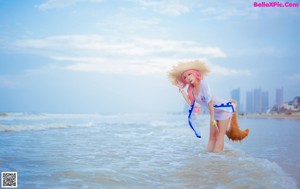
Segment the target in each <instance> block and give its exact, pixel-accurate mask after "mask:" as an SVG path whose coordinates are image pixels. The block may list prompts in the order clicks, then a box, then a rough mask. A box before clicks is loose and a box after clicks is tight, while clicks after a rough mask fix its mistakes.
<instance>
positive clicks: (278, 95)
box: [276, 87, 283, 106]
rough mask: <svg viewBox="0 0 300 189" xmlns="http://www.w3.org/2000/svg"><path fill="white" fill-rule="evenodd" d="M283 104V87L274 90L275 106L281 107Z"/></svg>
mask: <svg viewBox="0 0 300 189" xmlns="http://www.w3.org/2000/svg"><path fill="white" fill-rule="evenodd" d="M282 104H283V87H281V88H280V89H276V105H277V106H281V105H282Z"/></svg>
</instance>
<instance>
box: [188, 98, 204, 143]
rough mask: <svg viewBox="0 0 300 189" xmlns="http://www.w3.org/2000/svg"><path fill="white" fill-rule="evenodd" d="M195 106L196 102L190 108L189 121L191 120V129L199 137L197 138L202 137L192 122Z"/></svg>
mask: <svg viewBox="0 0 300 189" xmlns="http://www.w3.org/2000/svg"><path fill="white" fill-rule="evenodd" d="M194 107H195V102H194V103H193V104H192V105H191V108H190V109H189V116H188V121H189V125H190V127H191V129H192V130H193V131H194V133H195V135H196V137H197V138H201V136H200V135H198V133H197V132H196V131H195V129H194V127H193V124H192V122H191V115H192V113H193V110H194Z"/></svg>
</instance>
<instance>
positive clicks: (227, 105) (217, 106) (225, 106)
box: [214, 102, 234, 112]
mask: <svg viewBox="0 0 300 189" xmlns="http://www.w3.org/2000/svg"><path fill="white" fill-rule="evenodd" d="M214 107H215V108H227V107H231V108H232V112H234V107H233V105H232V103H231V102H228V103H226V104H224V103H223V104H220V105H214Z"/></svg>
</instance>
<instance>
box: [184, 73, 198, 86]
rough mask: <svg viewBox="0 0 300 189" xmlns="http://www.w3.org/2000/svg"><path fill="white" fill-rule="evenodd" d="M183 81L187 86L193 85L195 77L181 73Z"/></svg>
mask: <svg viewBox="0 0 300 189" xmlns="http://www.w3.org/2000/svg"><path fill="white" fill-rule="evenodd" d="M183 79H184V81H185V82H186V83H187V84H195V82H196V77H195V76H194V74H192V73H191V72H185V73H183Z"/></svg>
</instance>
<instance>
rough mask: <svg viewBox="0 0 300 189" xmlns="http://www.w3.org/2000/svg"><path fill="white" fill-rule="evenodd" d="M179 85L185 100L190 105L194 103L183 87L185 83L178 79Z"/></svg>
mask: <svg viewBox="0 0 300 189" xmlns="http://www.w3.org/2000/svg"><path fill="white" fill-rule="evenodd" d="M177 87H178V89H179V92H180V93H181V94H182V96H183V98H184V100H185V101H186V103H188V104H189V105H190V106H191V105H192V102H191V101H190V99H189V97H188V95H187V93H186V92H185V91H184V89H183V83H182V82H180V81H177Z"/></svg>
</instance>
